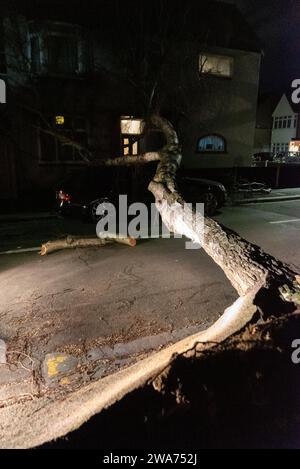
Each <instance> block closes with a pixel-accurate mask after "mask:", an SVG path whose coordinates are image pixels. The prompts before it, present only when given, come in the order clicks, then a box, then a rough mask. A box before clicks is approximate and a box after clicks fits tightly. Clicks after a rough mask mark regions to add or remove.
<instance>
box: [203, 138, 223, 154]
mask: <svg viewBox="0 0 300 469" xmlns="http://www.w3.org/2000/svg"><path fill="white" fill-rule="evenodd" d="M197 150H198V151H199V152H207V153H210V152H211V153H224V152H225V151H226V142H225V139H224V138H223V137H221V136H220V135H204V136H203V137H201V138H199V140H198V145H197Z"/></svg>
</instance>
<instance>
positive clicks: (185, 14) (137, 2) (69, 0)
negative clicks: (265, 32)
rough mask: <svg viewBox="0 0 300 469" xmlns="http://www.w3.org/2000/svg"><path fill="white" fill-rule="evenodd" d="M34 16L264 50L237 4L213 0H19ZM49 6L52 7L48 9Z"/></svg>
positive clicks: (25, 11) (111, 30) (22, 8)
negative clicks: (24, 0) (164, 32)
mask: <svg viewBox="0 0 300 469" xmlns="http://www.w3.org/2000/svg"><path fill="white" fill-rule="evenodd" d="M15 3H16V4H17V5H18V11H20V13H22V14H24V15H25V16H27V17H28V18H30V19H48V20H53V21H54V20H55V21H66V22H74V23H77V24H86V25H88V26H90V27H93V26H94V27H96V28H97V29H98V30H100V31H103V32H104V31H106V32H107V33H108V34H112V33H114V32H117V34H118V36H120V37H121V36H122V34H126V32H127V31H128V28H133V29H134V30H135V31H136V33H137V37H138V34H140V37H142V36H143V34H144V33H145V29H146V31H147V33H150V34H153V35H158V37H159V35H160V34H161V33H162V31H164V30H165V31H166V34H167V35H171V36H172V37H178V36H179V37H181V38H183V36H186V38H187V39H188V38H192V39H196V40H198V41H200V42H202V43H204V42H205V43H206V44H207V45H209V46H217V47H226V48H231V49H240V50H247V51H254V52H261V50H262V45H261V43H260V41H259V39H258V38H257V36H256V34H255V33H254V31H253V29H252V28H251V27H250V26H249V24H248V23H247V21H246V19H245V18H244V17H243V15H242V14H241V13H240V11H239V10H238V9H237V8H236V7H235V5H232V4H229V3H224V2H216V1H209V0H202V1H200V0H188V1H186V2H184V1H183V0H181V1H180V0H151V2H148V1H145V0H126V1H122V0H84V1H83V0H64V1H61V0H51V1H50V0H43V1H42V2H41V1H40V0H27V1H26V2H23V1H21V0H15ZM47 6H49V8H47Z"/></svg>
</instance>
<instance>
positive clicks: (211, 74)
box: [198, 52, 234, 80]
mask: <svg viewBox="0 0 300 469" xmlns="http://www.w3.org/2000/svg"><path fill="white" fill-rule="evenodd" d="M202 57H206V58H207V57H212V58H220V59H221V58H223V59H228V60H229V61H230V75H222V74H220V73H216V72H211V71H208V72H205V71H203V70H202V67H203V66H204V63H205V62H204V63H201V62H202ZM198 73H199V76H200V77H204V76H205V77H211V78H220V79H223V80H232V78H233V76H234V57H233V56H232V55H226V54H214V53H210V52H200V54H199V57H198Z"/></svg>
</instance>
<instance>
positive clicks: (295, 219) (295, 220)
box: [269, 218, 300, 225]
mask: <svg viewBox="0 0 300 469" xmlns="http://www.w3.org/2000/svg"><path fill="white" fill-rule="evenodd" d="M298 221H300V218H294V219H293V220H278V221H269V223H271V225H275V224H276V225H277V224H280V223H293V222H298Z"/></svg>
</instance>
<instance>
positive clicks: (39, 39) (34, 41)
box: [28, 23, 88, 75]
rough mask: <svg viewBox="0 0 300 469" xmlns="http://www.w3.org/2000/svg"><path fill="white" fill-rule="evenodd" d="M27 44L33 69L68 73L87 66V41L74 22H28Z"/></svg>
mask: <svg viewBox="0 0 300 469" xmlns="http://www.w3.org/2000/svg"><path fill="white" fill-rule="evenodd" d="M28 47H29V50H28V54H29V59H30V65H31V71H32V72H33V73H50V74H55V75H57V74H63V75H69V74H78V73H83V72H85V71H86V70H87V65H88V60H87V56H88V54H87V44H86V42H85V41H84V39H83V36H82V31H81V29H80V27H78V26H74V25H69V24H60V23H53V24H49V23H47V24H45V25H43V26H41V25H36V24H35V23H31V25H30V32H29V46H28Z"/></svg>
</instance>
